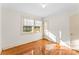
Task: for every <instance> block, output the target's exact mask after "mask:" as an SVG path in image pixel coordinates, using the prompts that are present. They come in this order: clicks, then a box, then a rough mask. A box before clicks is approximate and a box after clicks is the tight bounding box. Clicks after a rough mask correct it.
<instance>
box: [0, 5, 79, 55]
mask: <svg viewBox="0 0 79 59" xmlns="http://www.w3.org/2000/svg"><path fill="white" fill-rule="evenodd" d="M0 23H1V25H0V55H79V3H0Z"/></svg>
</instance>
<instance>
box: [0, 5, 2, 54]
mask: <svg viewBox="0 0 79 59" xmlns="http://www.w3.org/2000/svg"><path fill="white" fill-rule="evenodd" d="M1 11H2V8H1V4H0V53H1V50H2V49H1V40H2V37H1V35H2V34H1V33H2V32H1Z"/></svg>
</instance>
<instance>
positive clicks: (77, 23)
mask: <svg viewBox="0 0 79 59" xmlns="http://www.w3.org/2000/svg"><path fill="white" fill-rule="evenodd" d="M70 37H71V47H72V48H73V49H78V50H79V15H78V14H77V15H73V16H71V17H70Z"/></svg>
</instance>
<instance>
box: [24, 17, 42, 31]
mask: <svg viewBox="0 0 79 59" xmlns="http://www.w3.org/2000/svg"><path fill="white" fill-rule="evenodd" d="M41 26H42V21H38V20H32V19H27V18H24V19H23V32H25V33H31V32H40V31H41Z"/></svg>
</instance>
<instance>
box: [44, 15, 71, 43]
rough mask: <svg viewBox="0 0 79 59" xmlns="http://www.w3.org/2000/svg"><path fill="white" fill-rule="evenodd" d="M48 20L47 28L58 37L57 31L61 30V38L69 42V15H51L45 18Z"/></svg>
mask: <svg viewBox="0 0 79 59" xmlns="http://www.w3.org/2000/svg"><path fill="white" fill-rule="evenodd" d="M45 20H47V21H48V30H49V31H50V32H51V33H53V34H54V35H56V37H57V40H58V39H59V31H61V39H62V40H63V41H64V42H65V43H67V44H69V43H70V35H69V34H70V33H69V17H68V16H67V15H65V14H58V15H51V16H48V17H46V18H45Z"/></svg>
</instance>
